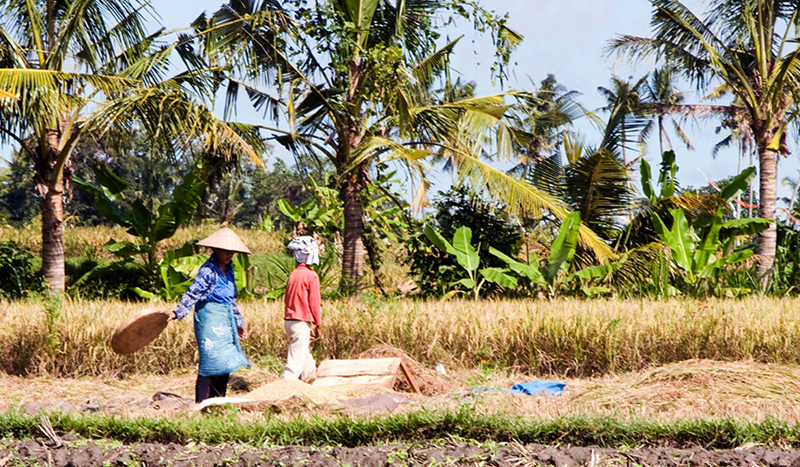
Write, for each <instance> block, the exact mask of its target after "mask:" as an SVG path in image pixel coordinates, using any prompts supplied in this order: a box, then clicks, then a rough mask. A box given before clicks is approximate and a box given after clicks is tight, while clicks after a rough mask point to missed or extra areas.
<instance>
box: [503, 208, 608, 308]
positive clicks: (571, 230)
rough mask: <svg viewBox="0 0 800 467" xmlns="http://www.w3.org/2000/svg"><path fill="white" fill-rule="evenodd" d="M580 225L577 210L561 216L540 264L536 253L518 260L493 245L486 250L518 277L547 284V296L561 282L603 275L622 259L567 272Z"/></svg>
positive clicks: (589, 292) (586, 291) (592, 291)
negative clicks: (543, 262)
mask: <svg viewBox="0 0 800 467" xmlns="http://www.w3.org/2000/svg"><path fill="white" fill-rule="evenodd" d="M580 225H581V218H580V214H578V213H577V212H572V213H570V214H568V215H567V217H565V218H564V221H563V222H562V224H561V228H560V229H559V231H558V235H556V238H555V240H554V241H553V244H552V245H551V247H550V258H549V261H548V262H547V263H546V264H544V265H540V264H539V262H538V260H537V259H536V258H535V257H534V258H533V260H529V262H528V263H523V262H520V261H517V260H515V259H513V258H510V257H509V256H508V255H505V254H503V253H502V252H500V251H498V250H497V249H495V248H490V249H489V253H491V254H493V255H494V256H496V257H497V258H499V259H500V260H502V261H504V262H505V263H506V265H507V266H508V269H509V270H510V271H512V272H514V273H515V274H516V275H517V276H518V277H520V278H523V279H525V280H527V281H528V282H529V283H530V284H531V285H538V286H541V287H545V288H547V290H548V292H549V294H550V296H555V295H556V294H557V293H558V289H559V288H560V287H561V285H562V284H565V283H569V282H572V281H573V280H575V279H584V280H592V279H598V278H601V277H606V276H607V275H608V274H610V273H612V272H614V271H616V270H617V269H619V268H620V267H622V263H611V264H601V265H598V266H592V267H588V268H584V269H581V270H579V271H576V272H574V273H572V274H567V271H568V270H569V267H570V265H571V263H572V258H573V257H574V256H575V251H576V250H577V247H578V235H579V229H580ZM581 291H582V292H583V293H584V294H586V295H593V294H597V293H599V292H602V291H603V290H600V289H598V288H588V287H581Z"/></svg>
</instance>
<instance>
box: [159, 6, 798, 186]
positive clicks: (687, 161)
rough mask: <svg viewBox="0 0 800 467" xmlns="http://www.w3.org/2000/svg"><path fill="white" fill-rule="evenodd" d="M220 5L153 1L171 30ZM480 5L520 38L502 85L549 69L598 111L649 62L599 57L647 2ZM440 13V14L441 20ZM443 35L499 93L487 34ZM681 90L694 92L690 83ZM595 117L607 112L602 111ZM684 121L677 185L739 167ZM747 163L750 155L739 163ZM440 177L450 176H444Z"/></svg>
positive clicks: (640, 17) (645, 30) (484, 85)
mask: <svg viewBox="0 0 800 467" xmlns="http://www.w3.org/2000/svg"><path fill="white" fill-rule="evenodd" d="M684 3H685V4H686V5H687V6H688V7H689V8H691V9H692V10H693V11H695V12H696V13H701V12H702V11H703V5H704V2H703V1H702V0H685V2H684ZM222 4H223V1H222V0H193V1H191V2H182V1H176V0H153V1H152V5H153V7H154V9H155V11H156V12H157V13H158V14H159V15H160V17H161V18H160V23H161V24H162V25H163V26H164V27H166V28H167V29H168V30H171V29H175V28H182V27H186V25H188V24H190V23H191V21H192V20H194V19H195V18H196V17H197V16H198V15H199V14H200V13H202V12H204V11H205V12H208V13H211V12H213V11H215V10H216V9H218V8H219V6H220V5H222ZM482 4H483V5H484V6H486V7H487V8H489V9H491V10H494V11H495V12H496V13H498V14H503V13H505V12H508V13H509V21H508V26H509V27H511V28H512V29H514V30H516V31H518V32H520V33H522V34H523V36H524V40H523V42H522V43H521V44H520V46H519V47H518V48H517V49H516V50H515V52H514V54H513V55H512V61H513V62H515V64H514V65H513V66H512V67H511V73H510V75H509V80H508V81H507V85H506V88H505V90H509V89H512V88H513V89H524V90H533V89H534V88H535V85H534V84H533V83H536V84H537V85H538V83H539V81H541V80H542V79H544V78H545V77H546V76H547V75H548V74H554V75H555V77H556V79H557V80H558V82H559V83H560V84H563V85H564V86H566V87H567V88H568V89H570V90H574V91H578V92H580V93H581V96H580V97H579V99H578V100H579V102H580V103H581V104H583V105H584V106H585V107H586V108H588V109H598V108H600V107H602V106H604V105H605V101H604V99H603V98H602V97H601V95H600V94H599V93H598V92H597V87H598V86H605V87H608V86H609V85H610V79H611V77H612V76H613V75H617V76H619V77H620V78H623V79H628V78H631V77H632V78H635V79H638V78H640V77H641V76H643V75H644V74H645V73H647V72H649V71H651V70H650V67H649V66H638V67H637V68H635V69H634V68H632V66H631V64H629V63H627V62H624V61H620V60H617V59H615V57H607V56H606V55H604V49H605V47H606V44H607V41H608V40H609V39H611V38H613V37H614V36H615V35H617V34H632V35H640V36H648V35H649V31H650V28H649V22H650V16H651V8H652V7H651V5H650V3H649V2H648V1H647V0H492V1H486V0H484V1H483V2H482ZM445 19H446V18H444V17H443V18H442V21H444V20H445ZM448 34H449V35H450V37H451V38H453V37H456V36H458V35H460V34H464V39H462V40H461V42H460V43H459V45H458V46H457V48H456V51H455V55H454V57H453V63H454V68H455V70H456V71H457V72H458V73H460V76H461V77H462V81H476V82H477V84H478V87H477V91H476V92H477V94H479V95H481V94H494V93H497V92H500V91H501V89H500V88H499V87H497V86H495V87H493V86H492V84H491V83H490V81H489V79H488V75H489V66H490V64H491V61H492V58H493V57H492V55H491V53H490V51H491V43H490V38H489V37H488V36H481V35H479V34H478V33H475V32H474V31H473V29H472V25H471V23H470V22H468V21H466V20H459V21H457V22H456V24H455V26H454V27H452V26H451V29H450V30H448ZM682 90H684V91H692V89H691V88H690V86H689V85H688V84H687V85H686V87H685V88H684V89H682ZM694 102H700V100H699V99H697V98H696V97H695V96H694V95H693V94H689V95H688V96H687V99H686V103H694ZM600 116H601V118H607V115H606V114H600ZM237 118H238V119H239V120H242V121H245V122H248V123H261V122H263V120H261V118H260V116H259V114H257V113H256V112H255V111H248V110H247V108H246V106H240V108H239V110H238V114H237ZM683 126H684V129H685V130H687V133H688V135H689V138H690V140H691V141H692V143H693V145H694V146H695V150H694V151H689V150H687V149H685V148H683V147H681V146H680V145H679V144H678V141H677V136H672V135H671V137H672V141H673V144H674V145H675V150H676V154H677V163H678V166H679V167H680V170H679V172H678V180H679V181H680V182H681V183H682V185H684V186H687V185H691V186H694V187H699V186H704V185H706V184H707V178H708V179H711V180H719V179H723V178H726V177H729V176H731V175H735V174H736V173H737V171H738V167H737V166H738V152H737V150H736V149H735V148H730V149H727V150H723V151H721V152H720V154H719V155H718V157H717V158H716V159H713V158H712V157H711V149H712V147H713V146H714V144H715V143H717V142H718V141H720V140H721V139H722V138H724V136H725V135H724V134H715V131H714V130H715V128H716V126H717V124H716V122H714V121H707V122H702V121H694V120H690V121H686V122H684V123H683ZM576 128H577V129H578V131H580V133H581V134H582V135H583V136H584V138H585V140H586V142H588V143H593V144H597V143H598V142H599V140H600V138H601V137H602V135H601V134H600V132H599V130H596V129H595V128H594V127H593V126H591V125H589V123H588V122H585V121H584V122H579V123H578V124H577V125H576ZM651 145H652V147H653V148H654V149H656V150H655V151H648V152H647V153H646V154H645V158H646V159H647V160H648V161H649V162H650V163H651V165H653V164H658V162H660V157H659V155H658V154H657V146H658V145H657V142H656V141H655V140H654V141H653V143H652V144H651ZM790 149H791V150H792V153H793V154H792V155H790V156H788V157H786V158H783V159H781V161H779V187H778V189H779V195H780V196H788V195H789V194H790V193H791V189H790V188H785V187H781V184H780V180H782V179H783V178H784V177H786V176H789V177H791V178H793V179H797V178H798V174H800V158H798V155H800V148H798V147H797V144H795V143H794V142H790ZM276 153H277V157H283V158H285V157H286V155H285V154H283V155H281V154H280V151H276ZM268 165H269V163H268ZM746 166H747V161H745V165H744V166H743V168H744V167H746ZM439 178H440V179H442V180H449V177H447V176H445V177H439ZM440 184H441V182H440V183H439V184H437V185H440ZM435 189H441V187H439V188H435Z"/></svg>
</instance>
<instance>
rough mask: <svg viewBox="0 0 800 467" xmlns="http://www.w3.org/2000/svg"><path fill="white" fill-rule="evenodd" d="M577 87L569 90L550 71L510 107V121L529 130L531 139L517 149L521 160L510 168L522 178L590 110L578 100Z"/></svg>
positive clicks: (555, 149) (567, 134)
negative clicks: (528, 92)
mask: <svg viewBox="0 0 800 467" xmlns="http://www.w3.org/2000/svg"><path fill="white" fill-rule="evenodd" d="M577 96H578V92H577V91H569V90H567V88H566V87H565V86H563V85H561V84H559V83H558V82H557V81H556V78H555V76H554V75H547V77H546V78H545V79H543V80H542V81H541V82H540V84H539V89H537V90H536V91H534V92H532V93H531V94H523V95H520V96H518V98H517V103H518V105H516V106H514V108H512V109H510V110H509V113H508V121H509V125H511V126H513V127H514V128H516V129H517V130H523V131H525V132H527V133H529V135H530V136H529V138H526V139H528V143H527V144H526V145H525V146H524V147H520V148H518V149H517V154H516V158H517V159H518V160H519V162H518V163H517V165H516V166H514V167H513V168H512V169H511V172H512V173H517V174H520V175H521V176H522V177H523V178H524V177H526V176H527V174H528V171H529V170H530V169H531V168H532V167H533V166H535V165H536V164H537V163H538V162H541V161H543V160H544V159H546V158H548V157H550V156H551V155H552V154H554V153H555V152H557V151H558V148H559V146H561V145H562V144H563V143H564V141H565V140H566V139H567V138H569V137H570V136H571V135H573V134H574V133H573V132H572V130H571V129H570V127H571V125H572V123H573V122H575V121H576V120H578V119H579V118H581V117H583V116H585V115H586V114H587V111H586V110H585V109H584V108H583V107H582V106H581V105H580V104H579V103H578V102H577V101H576V98H577Z"/></svg>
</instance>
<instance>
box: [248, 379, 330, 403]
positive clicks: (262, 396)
mask: <svg viewBox="0 0 800 467" xmlns="http://www.w3.org/2000/svg"><path fill="white" fill-rule="evenodd" d="M293 396H299V397H301V398H303V399H306V400H308V401H310V402H312V403H314V404H316V405H338V404H339V401H338V400H337V399H336V398H335V397H333V395H331V394H330V393H329V392H328V391H325V390H322V389H319V388H315V387H313V386H311V385H310V384H308V383H304V382H302V381H300V380H289V379H279V380H277V381H273V382H271V383H267V384H265V385H263V386H261V387H259V388H258V389H255V390H253V391H250V392H248V393H247V394H242V396H241V397H243V398H246V399H253V400H268V401H282V400H286V399H289V398H291V397H293Z"/></svg>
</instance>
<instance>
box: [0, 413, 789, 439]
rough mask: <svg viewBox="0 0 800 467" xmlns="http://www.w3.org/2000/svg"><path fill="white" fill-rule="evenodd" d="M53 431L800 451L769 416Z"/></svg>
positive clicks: (368, 420) (171, 424) (477, 418)
mask: <svg viewBox="0 0 800 467" xmlns="http://www.w3.org/2000/svg"><path fill="white" fill-rule="evenodd" d="M49 417H50V420H51V423H52V425H53V428H55V429H56V430H58V431H59V432H62V433H74V434H76V435H78V436H82V437H86V438H91V439H111V440H117V441H121V442H125V443H133V442H150V443H181V444H186V443H188V442H190V441H192V442H196V443H205V444H221V443H231V442H236V443H244V444H249V445H254V446H263V445H276V444H277V445H284V446H286V445H327V446H362V445H369V444H378V443H397V442H415V441H428V440H434V441H435V440H443V439H452V438H453V437H455V438H457V439H468V440H475V441H478V442H487V441H492V442H503V441H519V442H522V443H541V444H554V443H562V444H571V445H577V446H588V445H597V446H601V447H606V446H614V447H617V446H642V445H644V446H650V445H664V444H669V445H679V446H680V445H684V444H687V443H689V444H699V445H702V446H704V447H706V448H707V449H732V448H735V447H738V446H741V445H744V444H745V443H756V444H764V445H770V446H775V445H779V446H786V447H794V448H796V447H799V446H800V426H797V425H788V424H786V423H784V422H781V421H780V420H776V419H772V418H768V419H766V420H764V421H761V422H738V421H736V420H730V419H721V420H675V421H670V422H653V421H649V420H644V419H640V418H631V419H620V418H616V417H588V416H569V417H562V418H557V419H543V418H527V417H519V416H515V415H513V414H499V415H484V414H478V413H475V412H474V411H473V410H471V409H470V408H469V406H462V408H461V409H459V410H418V411H413V412H408V413H403V414H395V415H388V416H380V417H366V416H362V417H349V416H329V417H309V418H303V417H297V418H294V419H292V420H288V421H287V420H281V419H277V418H269V417H267V418H266V419H264V420H252V421H246V422H243V421H241V420H239V419H237V418H235V417H229V416H226V414H225V413H222V414H220V415H182V416H178V417H175V418H166V417H158V418H149V417H136V418H130V419H124V418H118V417H113V416H100V415H87V414H80V415H76V414H65V413H55V414H52V415H50V416H49ZM40 423H41V419H40V416H30V415H27V414H24V413H22V412H20V411H18V410H13V409H12V410H9V411H7V412H5V413H3V414H0V436H9V437H15V438H26V437H30V436H36V435H37V434H38V430H39V428H38V425H39V424H40Z"/></svg>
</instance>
